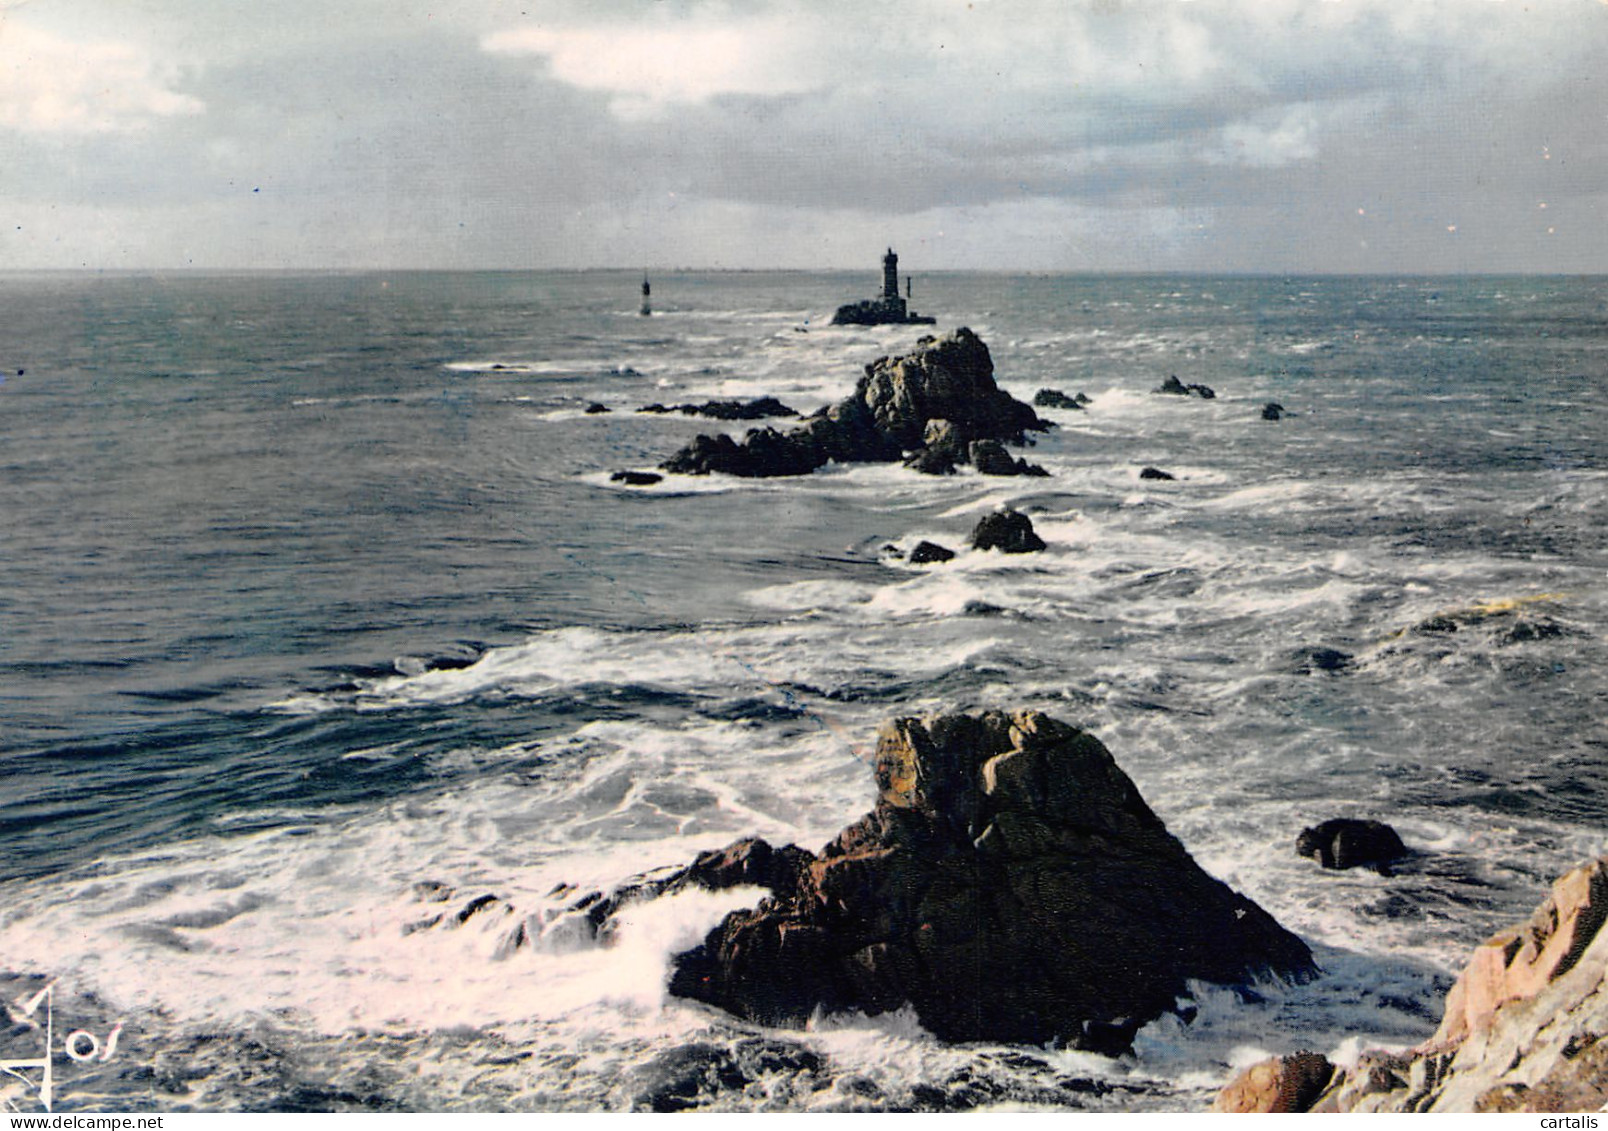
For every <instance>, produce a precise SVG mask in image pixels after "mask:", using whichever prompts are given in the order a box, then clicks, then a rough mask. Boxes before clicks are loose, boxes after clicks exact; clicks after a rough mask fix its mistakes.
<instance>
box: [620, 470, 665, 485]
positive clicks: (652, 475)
mask: <svg viewBox="0 0 1608 1131" xmlns="http://www.w3.org/2000/svg"><path fill="white" fill-rule="evenodd" d="M663 481H664V476H662V475H660V474H659V473H658V472H656V471H616V472H615V473H614V474H613V475H611V476H609V482H610V483H624V484H625V485H626V486H627V487H651V486H653V485H654V484H655V483H662V482H663Z"/></svg>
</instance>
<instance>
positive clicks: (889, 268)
mask: <svg viewBox="0 0 1608 1131" xmlns="http://www.w3.org/2000/svg"><path fill="white" fill-rule="evenodd" d="M882 297H883V298H898V297H899V257H898V256H897V255H895V254H894V253H893V248H891V247H890V248H889V249H888V254H887V255H884V256H883V257H882Z"/></svg>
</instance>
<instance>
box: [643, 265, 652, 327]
mask: <svg viewBox="0 0 1608 1131" xmlns="http://www.w3.org/2000/svg"><path fill="white" fill-rule="evenodd" d="M648 294H649V287H648V277H647V276H646V275H644V276H642V317H644V318H646V317H647V316H648V315H650V314H652V313H653V307H651V306H649V305H648Z"/></svg>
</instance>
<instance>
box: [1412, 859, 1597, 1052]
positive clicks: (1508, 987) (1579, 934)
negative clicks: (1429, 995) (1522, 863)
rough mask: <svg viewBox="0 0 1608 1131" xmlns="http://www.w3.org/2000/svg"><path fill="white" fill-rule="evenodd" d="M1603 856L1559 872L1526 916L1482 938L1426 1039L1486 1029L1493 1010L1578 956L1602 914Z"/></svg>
mask: <svg viewBox="0 0 1608 1131" xmlns="http://www.w3.org/2000/svg"><path fill="white" fill-rule="evenodd" d="M1605 865H1608V861H1604V860H1596V861H1593V862H1592V863H1590V864H1587V865H1586V866H1584V867H1582V868H1576V869H1575V870H1574V871H1572V872H1569V873H1568V874H1566V875H1564V876H1562V877H1560V878H1559V879H1558V880H1557V882H1555V883H1554V884H1553V885H1552V892H1551V894H1549V895H1548V896H1547V898H1546V900H1545V901H1544V902H1543V903H1542V904H1541V906H1540V907H1538V908H1536V910H1535V914H1533V915H1532V916H1530V921H1529V922H1528V923H1524V924H1522V925H1520V926H1518V927H1511V928H1509V929H1508V930H1505V931H1501V932H1499V933H1498V934H1496V935H1494V936H1492V937H1491V938H1490V939H1487V940H1486V941H1485V942H1484V943H1483V944H1482V945H1481V946H1480V947H1479V949H1478V950H1476V951H1475V952H1474V957H1473V958H1472V959H1470V960H1469V964H1468V965H1467V966H1465V967H1464V968H1463V972H1462V974H1461V975H1459V976H1458V979H1457V984H1456V985H1454V986H1453V987H1452V989H1451V992H1450V993H1448V994H1447V995H1446V1013H1445V1016H1444V1017H1443V1018H1442V1019H1441V1026H1440V1029H1439V1030H1437V1031H1436V1033H1435V1035H1434V1037H1432V1038H1431V1039H1430V1043H1431V1044H1437V1045H1449V1044H1456V1043H1458V1042H1460V1041H1462V1040H1463V1039H1464V1038H1465V1037H1467V1036H1469V1034H1471V1033H1479V1032H1484V1031H1486V1030H1488V1029H1490V1027H1491V1024H1492V1022H1493V1021H1494V1020H1495V1018H1496V1012H1497V1010H1499V1009H1501V1008H1502V1007H1503V1006H1504V1005H1506V1004H1507V1003H1509V1002H1513V1001H1522V1000H1525V999H1527V998H1533V997H1535V996H1536V994H1538V993H1540V992H1541V991H1542V990H1543V989H1545V988H1546V986H1547V985H1548V984H1549V983H1551V982H1552V981H1554V980H1555V979H1557V978H1559V977H1562V976H1563V975H1564V974H1567V973H1568V972H1569V970H1570V969H1571V968H1573V966H1574V965H1575V963H1577V962H1578V961H1580V956H1581V955H1582V954H1583V953H1584V952H1585V949H1586V947H1587V946H1588V945H1589V944H1590V943H1591V941H1592V940H1593V939H1594V938H1596V935H1597V931H1598V929H1599V928H1600V927H1601V926H1602V922H1603V918H1604V916H1605V915H1608V871H1605Z"/></svg>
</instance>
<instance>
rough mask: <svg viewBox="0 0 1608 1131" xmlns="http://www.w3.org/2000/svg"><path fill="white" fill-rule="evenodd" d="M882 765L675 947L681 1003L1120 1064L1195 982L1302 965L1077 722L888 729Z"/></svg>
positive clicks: (1007, 719)
mask: <svg viewBox="0 0 1608 1131" xmlns="http://www.w3.org/2000/svg"><path fill="white" fill-rule="evenodd" d="M876 774H877V785H878V789H879V795H878V798H877V803H876V807H875V809H874V810H873V811H872V812H871V813H869V814H868V815H866V816H865V817H864V818H862V819H861V820H860V821H858V822H856V823H855V824H854V825H851V826H850V827H849V828H847V829H845V830H844V831H843V832H842V833H841V834H839V835H838V837H837V838H836V839H835V840H834V841H833V842H832V843H831V844H829V845H827V846H826V848H825V849H823V850H822V852H821V853H820V855H819V856H818V857H809V858H808V861H807V863H806V864H805V866H804V867H803V868H802V869H801V870H800V871H799V872H798V873H797V880H796V883H795V884H794V885H793V886H792V887H791V888H781V889H777V893H776V895H775V896H773V897H772V898H771V899H767V900H765V901H764V902H762V903H760V904H759V906H758V907H756V908H754V909H752V910H748V911H738V912H734V913H733V914H731V915H729V916H728V917H727V918H726V919H725V921H723V922H722V923H721V924H720V925H719V926H718V927H716V928H715V930H714V931H712V932H711V933H710V934H709V936H708V937H707V938H706V939H705V940H704V942H703V944H702V945H701V946H699V947H698V948H696V949H695V950H692V951H689V952H687V953H685V954H683V955H681V956H680V957H679V958H678V959H677V962H676V967H675V971H674V974H673V976H672V979H671V983H670V989H671V992H672V993H675V994H677V995H680V996H683V997H692V998H696V999H698V1000H701V1001H705V1002H709V1003H711V1004H713V1005H717V1006H719V1007H721V1008H723V1009H726V1010H728V1011H729V1012H732V1013H735V1014H737V1015H739V1016H741V1017H745V1018H748V1019H750V1020H753V1021H756V1022H759V1023H761V1024H767V1025H782V1026H801V1025H803V1024H804V1023H805V1022H806V1021H808V1020H809V1018H810V1017H811V1016H812V1014H814V1013H815V1012H816V1011H818V1010H824V1011H826V1012H836V1011H846V1010H858V1011H861V1012H864V1013H868V1014H876V1013H882V1012H886V1011H888V1010H892V1009H897V1008H900V1007H901V1006H903V1005H905V1004H906V1003H909V1004H910V1005H912V1006H913V1007H914V1009H915V1011H916V1014H917V1016H918V1017H919V1018H920V1020H921V1023H922V1025H923V1026H925V1027H926V1028H927V1029H928V1030H929V1031H931V1032H932V1033H934V1034H935V1035H937V1036H938V1037H939V1038H941V1039H943V1040H949V1041H974V1040H987V1041H1004V1042H1012V1043H1023V1044H1043V1043H1046V1042H1049V1041H1061V1042H1066V1043H1069V1044H1071V1045H1074V1046H1076V1047H1080V1048H1091V1049H1097V1050H1102V1051H1107V1052H1114V1051H1117V1050H1120V1049H1122V1048H1125V1047H1126V1046H1127V1045H1128V1043H1129V1042H1130V1041H1131V1039H1132V1037H1133V1034H1134V1033H1135V1032H1136V1031H1137V1030H1138V1028H1139V1027H1140V1026H1141V1025H1143V1024H1144V1023H1146V1022H1147V1021H1149V1020H1151V1019H1153V1018H1155V1017H1157V1016H1160V1015H1161V1014H1162V1013H1165V1012H1167V1011H1168V1010H1170V1009H1172V1008H1173V1007H1174V1005H1175V1002H1176V999H1177V997H1178V996H1179V995H1180V994H1183V993H1184V992H1185V991H1186V986H1187V982H1188V981H1189V980H1190V979H1200V980H1204V981H1212V982H1226V983H1241V982H1244V981H1246V980H1247V979H1249V978H1252V977H1255V976H1258V975H1260V974H1263V973H1266V972H1272V973H1276V974H1279V975H1282V976H1285V977H1291V978H1301V977H1306V976H1308V975H1310V974H1311V973H1313V971H1314V967H1313V965H1312V959H1311V955H1310V953H1309V952H1308V950H1307V948H1306V946H1305V945H1304V944H1303V943H1302V942H1301V941H1300V940H1299V939H1297V938H1296V937H1295V936H1294V935H1291V934H1290V933H1289V932H1287V931H1285V930H1284V929H1283V928H1281V927H1280V926H1279V925H1278V924H1277V923H1276V922H1274V921H1273V919H1272V918H1271V917H1270V916H1269V915H1268V914H1267V913H1266V912H1265V911H1263V910H1262V909H1261V908H1260V907H1258V906H1256V904H1254V903H1252V902H1251V901H1250V900H1247V899H1245V898H1244V897H1243V896H1240V895H1237V894H1235V893H1234V892H1233V891H1231V890H1230V889H1229V888H1228V887H1227V885H1225V884H1223V883H1221V882H1219V881H1217V880H1214V879H1212V878H1211V877H1210V876H1208V875H1206V873H1205V872H1203V871H1201V869H1200V867H1199V866H1198V865H1197V864H1195V862H1194V861H1193V860H1192V859H1191V858H1190V857H1189V854H1188V853H1187V852H1185V851H1184V848H1183V846H1182V845H1180V844H1179V843H1178V841H1177V840H1176V839H1174V838H1173V837H1172V836H1171V835H1170V834H1169V833H1168V832H1167V830H1166V828H1165V827H1164V826H1163V825H1162V823H1161V821H1160V819H1159V818H1157V817H1156V815H1155V814H1154V813H1153V812H1151V810H1150V808H1149V806H1147V805H1146V804H1145V802H1144V799H1143V798H1142V797H1140V795H1139V792H1138V790H1137V789H1136V788H1135V787H1134V785H1133V782H1132V781H1131V780H1130V779H1129V778H1128V776H1127V775H1126V774H1124V773H1123V772H1122V770H1121V769H1120V768H1118V766H1117V764H1116V762H1115V760H1114V759H1113V758H1112V757H1111V754H1110V753H1109V752H1108V751H1107V750H1106V748H1105V747H1104V746H1103V745H1101V744H1100V742H1099V741H1098V740H1097V739H1095V738H1094V737H1093V736H1092V735H1090V734H1087V733H1086V732H1084V731H1080V730H1078V729H1077V728H1075V727H1071V726H1068V725H1066V724H1065V723H1061V722H1058V721H1056V720H1054V719H1051V718H1049V717H1048V716H1046V715H1043V714H1040V713H1038V712H1034V711H1024V712H1019V713H1016V714H1013V715H1010V714H1005V713H1003V712H998V711H990V712H985V713H983V714H980V715H950V716H938V717H932V718H928V719H925V720H918V719H909V718H907V719H898V720H895V721H894V722H892V723H890V724H888V725H886V726H885V727H884V728H883V730H882V733H881V735H880V737H879V741H878V746H877V768H876ZM795 851H796V850H795Z"/></svg>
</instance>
